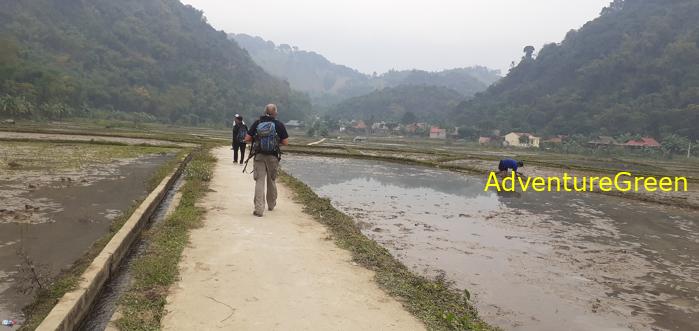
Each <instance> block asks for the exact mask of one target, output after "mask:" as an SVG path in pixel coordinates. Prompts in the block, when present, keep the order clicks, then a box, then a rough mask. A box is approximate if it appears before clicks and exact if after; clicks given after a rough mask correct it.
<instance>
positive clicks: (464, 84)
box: [231, 34, 500, 105]
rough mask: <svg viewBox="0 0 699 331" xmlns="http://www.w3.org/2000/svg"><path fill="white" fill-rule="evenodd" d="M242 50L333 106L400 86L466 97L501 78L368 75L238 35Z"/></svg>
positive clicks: (469, 73) (479, 70) (454, 73)
mask: <svg viewBox="0 0 699 331" xmlns="http://www.w3.org/2000/svg"><path fill="white" fill-rule="evenodd" d="M231 38H233V39H235V40H236V41H237V42H238V43H239V44H240V46H241V47H243V48H244V49H246V50H247V51H248V52H249V53H250V55H251V56H252V58H253V60H255V62H257V63H258V64H259V65H260V66H261V67H262V68H264V69H265V70H266V71H267V72H269V73H271V74H272V75H275V76H277V77H280V78H283V79H285V80H287V81H288V82H289V84H290V85H291V87H292V88H294V89H297V90H299V91H303V92H306V93H308V94H309V95H310V96H311V97H312V98H313V100H314V102H316V103H317V104H319V105H329V104H334V103H337V102H339V101H342V100H344V99H347V98H351V97H355V96H359V95H363V94H367V93H370V92H372V91H374V90H376V89H382V88H385V87H395V86H399V85H433V86H443V87H448V88H451V89H453V90H456V91H458V92H459V93H461V94H462V95H463V96H467V97H468V96H473V95H474V94H475V93H477V92H481V91H483V90H485V89H486V88H487V87H488V85H490V84H492V83H493V82H495V81H496V80H498V79H499V78H500V76H499V72H498V71H496V70H490V69H488V68H485V67H471V68H459V69H451V70H445V71H441V72H427V71H422V70H404V71H396V70H392V71H389V72H387V73H385V74H382V75H371V76H370V75H365V74H363V73H360V72H358V71H356V70H354V69H351V68H348V67H346V66H342V65H338V64H334V63H332V62H330V61H328V60H327V59H326V58H325V57H323V56H322V55H319V54H317V53H314V52H308V51H303V50H299V49H298V48H297V47H292V46H290V45H287V44H281V45H275V44H274V43H273V42H271V41H265V40H264V39H262V38H260V37H252V36H249V35H246V34H234V35H231Z"/></svg>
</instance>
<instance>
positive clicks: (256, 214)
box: [252, 211, 262, 217]
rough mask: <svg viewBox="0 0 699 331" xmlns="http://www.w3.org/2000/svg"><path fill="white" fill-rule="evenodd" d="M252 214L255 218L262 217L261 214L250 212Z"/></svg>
mask: <svg viewBox="0 0 699 331" xmlns="http://www.w3.org/2000/svg"><path fill="white" fill-rule="evenodd" d="M252 214H253V215H255V216H257V217H262V213H258V212H256V211H254V212H252Z"/></svg>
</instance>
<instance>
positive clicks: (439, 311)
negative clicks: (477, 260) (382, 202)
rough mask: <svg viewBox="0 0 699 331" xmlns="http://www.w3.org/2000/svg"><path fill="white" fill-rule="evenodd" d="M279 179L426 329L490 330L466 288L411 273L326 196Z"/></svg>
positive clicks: (284, 176) (291, 180)
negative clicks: (479, 316) (321, 196)
mask: <svg viewBox="0 0 699 331" xmlns="http://www.w3.org/2000/svg"><path fill="white" fill-rule="evenodd" d="M280 180H281V181H282V182H283V183H284V184H286V185H287V186H289V187H290V188H291V189H292V191H293V192H294V199H295V200H296V201H298V202H300V203H302V204H303V205H304V206H305V207H304V211H305V212H306V213H308V214H309V215H311V216H313V218H315V219H316V220H317V221H318V222H320V223H322V224H324V225H325V226H327V227H328V229H329V230H330V233H331V234H332V237H333V238H334V239H335V242H336V244H337V245H338V246H339V247H341V248H343V249H347V250H349V251H350V252H351V253H352V258H353V260H354V261H355V262H357V263H358V264H360V265H362V266H364V267H366V268H368V269H370V270H373V271H374V272H376V281H377V283H378V284H379V285H380V286H381V288H383V289H384V290H385V291H386V292H387V293H389V294H390V295H392V296H394V297H396V298H398V299H399V300H400V301H401V302H402V303H403V306H404V307H405V308H406V309H407V310H408V311H410V312H411V313H412V314H414V315H415V316H416V317H418V318H419V319H421V320H422V321H423V322H424V323H425V325H426V326H427V327H428V329H430V330H492V329H493V328H492V327H490V326H489V325H487V324H486V323H485V322H483V321H481V320H480V319H479V318H478V315H477V313H476V310H475V309H474V308H473V306H472V305H471V303H470V302H469V300H470V294H469V292H468V291H464V292H459V291H457V290H455V289H454V288H453V287H452V286H451V284H449V283H448V282H446V281H445V279H444V277H438V278H437V279H435V280H430V279H427V278H424V277H420V276H417V275H415V274H414V273H412V272H411V271H410V270H408V268H406V267H405V266H404V265H403V264H402V263H400V262H399V261H398V260H396V259H395V258H394V257H393V256H392V255H391V254H390V253H389V252H388V251H387V250H386V249H385V248H383V247H381V246H380V245H379V244H377V243H376V242H375V241H373V240H371V239H369V238H367V237H366V236H364V235H363V234H362V233H361V231H360V230H359V229H358V228H357V226H356V225H355V222H354V220H352V218H351V217H349V216H347V215H345V214H343V213H341V212H340V211H338V210H337V209H335V208H334V207H333V206H332V204H331V203H330V200H329V199H323V198H320V197H318V195H316V194H315V193H314V192H313V190H311V188H310V187H308V186H307V185H305V184H303V183H302V182H300V181H299V180H297V179H295V178H293V177H291V176H289V175H287V174H282V175H281V176H280Z"/></svg>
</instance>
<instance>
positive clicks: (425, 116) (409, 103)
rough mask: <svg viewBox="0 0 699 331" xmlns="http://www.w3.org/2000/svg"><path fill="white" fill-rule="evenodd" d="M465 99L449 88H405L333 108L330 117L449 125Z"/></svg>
mask: <svg viewBox="0 0 699 331" xmlns="http://www.w3.org/2000/svg"><path fill="white" fill-rule="evenodd" d="M463 99H464V96H463V95H461V94H460V93H458V92H456V91H454V90H452V89H449V88H446V87H441V86H428V85H401V86H397V87H388V88H385V89H382V90H377V91H374V92H372V93H370V94H367V95H363V96H359V97H354V98H350V99H347V100H345V101H342V102H341V103H339V104H337V105H335V106H333V107H332V108H331V110H330V111H329V112H328V116H329V117H330V118H332V119H343V120H364V121H369V122H374V121H387V122H405V123H406V124H408V123H413V122H417V121H428V122H430V123H437V122H445V123H446V122H448V121H449V119H448V116H449V114H450V112H451V110H452V109H453V108H454V107H455V106H456V105H457V104H458V103H459V102H461V101H462V100H463Z"/></svg>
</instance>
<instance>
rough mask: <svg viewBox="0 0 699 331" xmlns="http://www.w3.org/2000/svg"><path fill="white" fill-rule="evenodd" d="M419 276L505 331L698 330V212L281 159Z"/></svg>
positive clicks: (431, 173)
mask: <svg viewBox="0 0 699 331" xmlns="http://www.w3.org/2000/svg"><path fill="white" fill-rule="evenodd" d="M283 168H284V170H286V171H287V172H289V173H290V174H292V175H293V176H295V177H297V178H298V179H300V180H302V181H303V182H305V183H306V184H308V185H309V186H310V187H311V188H312V189H313V190H314V191H315V192H316V193H317V194H319V195H320V196H323V197H328V198H330V199H331V200H332V202H333V205H334V206H335V207H336V208H338V209H339V210H341V211H343V212H345V213H346V214H348V215H350V216H352V217H353V218H354V219H355V220H356V221H357V223H358V225H359V226H360V227H361V229H362V231H363V233H364V234H366V235H367V236H369V237H370V238H372V239H374V240H376V241H377V242H379V243H380V244H382V245H383V246H384V247H386V248H387V249H389V250H390V251H391V253H392V254H393V255H394V256H396V257H397V258H398V259H400V260H401V261H402V262H403V263H405V264H406V265H407V266H408V267H409V268H412V269H413V270H414V271H415V272H418V273H421V274H423V275H426V276H430V277H433V276H436V275H438V274H440V273H444V274H445V275H446V276H447V279H449V280H451V281H453V282H454V283H455V286H457V287H459V288H465V289H468V290H470V291H471V292H472V294H473V298H472V299H473V301H474V303H475V305H476V306H477V307H478V309H479V312H480V314H481V315H482V316H483V318H484V319H485V320H486V321H488V322H489V323H491V324H494V325H497V326H500V327H502V328H503V329H506V330H561V329H565V330H649V329H656V330H698V329H699V213H698V212H697V211H694V210H686V209H679V208H672V207H663V206H659V205H654V204H649V203H643V202H639V201H634V200H627V199H622V198H616V197H609V196H605V195H600V194H594V193H587V194H580V193H536V192H526V193H512V194H496V193H494V192H484V191H483V187H484V184H485V179H486V178H484V176H477V175H463V174H458V173H454V172H449V171H442V170H438V169H431V168H425V167H417V166H408V165H400V164H393V163H384V162H377V161H367V160H352V159H333V158H323V157H309V156H294V155H291V156H285V158H284V160H283Z"/></svg>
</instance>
